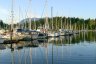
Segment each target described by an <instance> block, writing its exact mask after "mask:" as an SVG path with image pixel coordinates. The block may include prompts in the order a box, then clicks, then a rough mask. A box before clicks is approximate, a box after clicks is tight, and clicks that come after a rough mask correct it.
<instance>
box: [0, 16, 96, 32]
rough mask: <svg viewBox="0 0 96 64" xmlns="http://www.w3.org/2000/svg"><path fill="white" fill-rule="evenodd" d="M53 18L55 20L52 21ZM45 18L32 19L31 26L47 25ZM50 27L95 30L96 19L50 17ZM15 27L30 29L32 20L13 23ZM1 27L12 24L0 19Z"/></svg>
mask: <svg viewBox="0 0 96 64" xmlns="http://www.w3.org/2000/svg"><path fill="white" fill-rule="evenodd" d="M52 19H53V21H52ZM45 23H46V21H45V18H40V19H39V20H36V21H34V20H31V28H32V29H38V27H44V26H45ZM48 25H49V29H52V27H53V30H58V29H61V28H63V29H71V30H95V29H96V19H90V18H89V19H86V20H85V19H83V18H75V17H53V18H48ZM13 26H14V28H17V27H19V28H24V29H25V28H26V29H29V26H30V22H29V21H28V20H26V21H24V23H22V24H21V23H17V24H14V25H13ZM0 28H1V29H10V25H8V24H6V23H4V22H3V21H2V20H0Z"/></svg>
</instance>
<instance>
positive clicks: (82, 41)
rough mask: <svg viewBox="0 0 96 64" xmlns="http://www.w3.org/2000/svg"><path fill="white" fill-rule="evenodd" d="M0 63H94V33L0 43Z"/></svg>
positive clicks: (95, 49) (95, 54) (95, 47)
mask: <svg viewBox="0 0 96 64" xmlns="http://www.w3.org/2000/svg"><path fill="white" fill-rule="evenodd" d="M0 64H96V33H95V32H85V33H83V32H82V33H80V34H78V35H74V36H70V37H69V36H66V37H64V36H62V37H59V38H49V39H44V40H33V41H21V42H19V43H17V44H0Z"/></svg>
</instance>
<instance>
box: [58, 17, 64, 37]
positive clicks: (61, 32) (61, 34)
mask: <svg viewBox="0 0 96 64" xmlns="http://www.w3.org/2000/svg"><path fill="white" fill-rule="evenodd" d="M62 19H63V17H61V29H59V35H60V36H64V35H65V31H64V30H63V28H62Z"/></svg>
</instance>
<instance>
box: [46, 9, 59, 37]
mask: <svg viewBox="0 0 96 64" xmlns="http://www.w3.org/2000/svg"><path fill="white" fill-rule="evenodd" d="M51 17H52V29H51V31H48V37H58V36H59V33H58V32H55V31H53V7H52V8H51ZM56 22H57V21H56Z"/></svg>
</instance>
